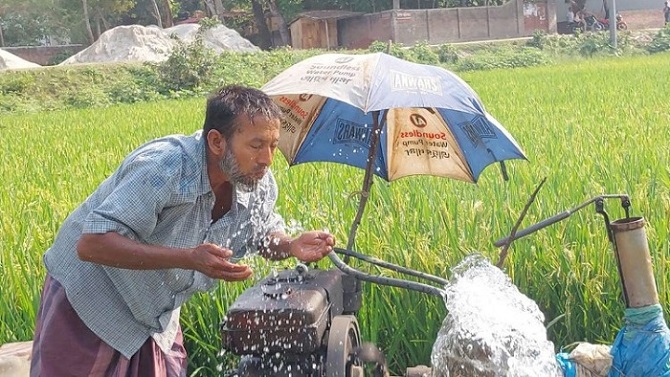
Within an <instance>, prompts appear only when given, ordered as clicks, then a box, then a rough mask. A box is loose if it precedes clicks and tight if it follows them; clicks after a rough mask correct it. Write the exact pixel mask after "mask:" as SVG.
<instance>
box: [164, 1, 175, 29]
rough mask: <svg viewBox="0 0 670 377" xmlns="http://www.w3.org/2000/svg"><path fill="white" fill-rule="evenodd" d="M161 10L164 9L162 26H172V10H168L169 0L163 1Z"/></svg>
mask: <svg viewBox="0 0 670 377" xmlns="http://www.w3.org/2000/svg"><path fill="white" fill-rule="evenodd" d="M163 8H165V22H163V24H164V25H165V27H172V26H174V22H172V19H173V16H172V8H170V0H163Z"/></svg>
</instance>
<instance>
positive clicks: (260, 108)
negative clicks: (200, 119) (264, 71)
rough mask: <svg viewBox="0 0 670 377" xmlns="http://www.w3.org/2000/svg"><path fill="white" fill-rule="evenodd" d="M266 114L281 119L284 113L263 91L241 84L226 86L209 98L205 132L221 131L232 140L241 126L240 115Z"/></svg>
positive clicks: (268, 116) (251, 116)
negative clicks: (238, 120) (238, 119)
mask: <svg viewBox="0 0 670 377" xmlns="http://www.w3.org/2000/svg"><path fill="white" fill-rule="evenodd" d="M258 115H261V116H264V117H266V118H268V119H281V118H282V116H283V113H282V112H281V110H280V109H279V107H278V106H277V105H276V104H275V103H274V102H272V99H271V98H270V97H269V96H268V95H267V94H265V93H263V92H262V91H260V90H258V89H254V88H248V87H244V86H240V85H229V86H224V87H222V88H221V89H219V90H217V91H216V92H215V93H214V94H212V95H211V96H210V97H209V98H207V110H206V112H205V124H204V126H203V132H204V134H205V135H206V134H207V133H208V132H209V130H217V131H219V132H220V133H221V134H222V135H223V137H224V138H225V139H226V140H230V139H231V138H232V137H233V135H234V134H235V131H237V130H238V128H239V123H238V122H237V121H236V120H237V117H238V116H247V117H249V119H253V118H254V117H255V116H258Z"/></svg>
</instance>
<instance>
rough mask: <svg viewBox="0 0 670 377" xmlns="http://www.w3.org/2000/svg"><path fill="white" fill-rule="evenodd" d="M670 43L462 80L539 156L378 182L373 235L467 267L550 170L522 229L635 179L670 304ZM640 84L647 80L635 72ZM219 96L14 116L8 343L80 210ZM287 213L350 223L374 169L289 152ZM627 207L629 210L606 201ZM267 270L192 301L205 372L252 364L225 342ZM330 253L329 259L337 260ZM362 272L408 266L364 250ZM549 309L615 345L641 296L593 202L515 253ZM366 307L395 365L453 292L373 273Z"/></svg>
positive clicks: (418, 344)
mask: <svg viewBox="0 0 670 377" xmlns="http://www.w3.org/2000/svg"><path fill="white" fill-rule="evenodd" d="M667 59H668V55H667V54H654V55H650V56H643V57H633V58H621V59H594V60H590V61H580V62H566V63H563V64H561V65H554V66H543V67H534V68H519V69H514V70H505V69H496V70H491V71H487V72H467V73H463V74H462V77H463V78H464V79H465V80H466V81H467V82H468V83H470V85H471V86H472V87H473V88H474V89H475V90H476V91H477V93H478V94H479V95H480V97H481V98H482V100H483V102H484V104H485V105H486V108H487V110H488V111H489V112H490V113H491V114H493V116H495V117H496V118H497V119H498V120H499V121H500V122H501V123H502V124H503V125H505V127H506V128H507V129H508V130H509V131H510V133H511V134H512V135H514V136H515V138H516V139H517V140H518V141H519V143H520V144H521V146H522V147H523V148H524V150H525V151H526V153H527V155H528V159H529V161H528V162H525V161H512V162H508V163H507V167H508V170H509V175H510V181H509V182H505V181H503V179H502V178H501V175H500V172H499V168H498V167H496V166H491V167H489V168H488V169H487V170H485V171H484V173H483V174H482V175H481V177H480V179H479V182H478V184H477V185H472V184H467V183H463V182H457V181H453V180H447V179H440V178H435V177H408V178H404V179H401V180H398V181H395V182H393V183H387V182H385V181H383V180H380V179H375V182H374V184H373V187H372V192H371V194H370V200H369V202H368V207H367V210H366V212H365V214H364V217H363V221H362V223H361V227H360V228H359V231H358V235H357V241H356V245H355V249H356V250H358V251H360V252H363V253H365V254H368V255H372V256H375V257H378V258H381V259H384V260H387V261H389V262H392V263H396V264H400V265H403V266H407V267H410V268H413V269H416V270H421V271H425V272H428V273H431V274H434V275H439V276H442V277H449V276H450V270H449V268H450V267H451V266H454V265H456V264H457V263H458V262H459V261H461V260H462V259H463V257H464V256H465V255H467V254H469V253H473V252H478V253H481V254H482V255H484V256H486V257H487V258H489V259H491V260H493V261H497V257H498V253H499V250H498V249H496V248H495V247H494V246H493V242H494V241H495V240H496V239H498V238H502V237H505V236H507V235H508V233H509V232H510V230H511V227H512V225H513V224H514V222H515V221H516V218H517V217H518V216H519V213H520V212H521V209H522V208H523V205H524V203H525V202H526V200H527V199H528V196H529V195H530V193H531V192H532V191H533V190H534V189H535V187H536V185H537V183H538V182H539V181H540V180H541V179H542V178H544V177H547V182H546V184H545V185H544V187H543V188H542V190H541V191H540V192H539V194H538V196H537V199H536V201H535V203H534V204H533V205H532V206H531V207H530V209H529V211H528V214H527V216H526V218H525V219H524V221H523V223H522V227H525V226H528V225H530V224H532V223H535V222H538V221H540V220H542V219H545V218H547V217H550V216H553V215H555V214H557V213H560V212H562V211H565V210H567V209H570V208H572V207H573V206H575V205H576V204H579V203H581V202H583V201H584V200H586V199H589V198H591V197H593V196H596V195H600V194H603V193H628V194H629V195H630V196H631V200H632V205H633V207H632V214H633V215H635V216H644V217H645V219H646V220H647V222H648V224H647V227H646V231H647V235H648V241H649V245H650V251H651V256H652V260H653V264H654V272H655V278H656V282H657V286H658V290H659V296H660V300H661V304H662V305H663V307H664V308H665V309H666V310H667V309H668V308H670V306H669V303H670V300H669V299H670V284H669V283H670V282H669V279H670V274H669V273H668V267H669V266H670V257H669V256H668V255H670V250H669V239H668V232H669V230H670V216H669V214H670V189H669V188H670V168H668V166H670V149H668V148H667V143H668V140H670V129H669V128H668V127H667V125H668V124H670V112H669V111H668V110H667V100H666V93H667V87H666V84H665V83H666V82H667V77H668V75H669V74H670V66H669V65H668V64H667ZM631 83H635V88H636V89H635V90H632V89H631V87H632V84H631ZM203 106H204V101H203V100H202V99H195V100H185V101H163V102H154V103H145V104H133V105H120V106H111V107H108V108H104V109H95V110H85V109H80V110H68V111H58V112H48V113H47V112H44V113H37V114H31V115H20V116H19V115H2V118H1V119H0V148H2V150H3V154H2V155H0V184H1V185H2V187H3V190H2V191H0V280H1V281H2V282H3V288H2V295H0V344H2V343H5V342H10V341H19V340H28V339H30V338H31V337H32V333H33V329H34V318H35V311H36V308H37V305H38V300H39V293H40V289H41V284H42V281H43V278H44V273H45V271H44V266H43V265H42V263H41V255H42V253H43V252H44V251H45V250H46V248H48V247H49V245H50V244H51V242H52V241H53V237H54V235H55V233H56V231H57V230H58V227H59V226H60V223H61V222H62V221H63V219H64V218H65V217H66V216H67V215H68V214H69V213H70V211H72V210H73V209H74V207H75V206H76V205H78V203H80V202H81V201H82V200H84V199H85V198H86V196H87V195H88V194H90V192H91V191H92V190H94V189H95V187H96V186H97V185H98V184H99V183H100V182H101V181H102V180H103V179H104V178H105V177H106V176H108V175H109V174H111V172H113V171H114V169H115V168H116V167H117V165H118V164H119V162H120V161H121V159H122V158H123V157H124V156H125V155H126V154H127V153H128V152H130V151H131V150H132V149H134V148H135V147H137V146H138V145H139V144H141V143H143V142H145V141H147V140H149V139H152V138H154V137H157V136H162V135H165V134H169V133H191V132H193V131H195V130H197V129H199V128H200V127H201V125H202V120H203V115H202V114H203ZM273 170H274V172H275V176H276V178H277V181H278V183H279V186H280V199H279V202H278V210H279V212H280V213H281V214H282V215H284V217H285V219H286V220H287V223H288V224H289V225H290V227H291V228H292V229H294V230H296V231H297V230H299V229H310V228H317V229H319V228H321V229H322V228H328V229H329V230H330V231H331V232H333V233H334V234H335V236H336V238H337V240H338V245H339V246H342V245H345V244H346V241H347V240H346V238H347V234H348V231H349V227H350V225H351V221H352V220H353V218H354V215H355V212H356V208H357V204H358V197H357V195H356V192H357V191H359V190H360V187H361V184H362V179H363V172H362V171H361V170H359V169H354V168H350V167H347V166H340V165H336V164H328V163H314V164H303V165H298V166H295V167H291V168H288V166H287V164H286V161H285V160H284V159H283V157H281V156H277V157H276V159H275V164H274V166H273ZM606 210H607V211H608V213H609V214H610V218H611V219H612V220H614V219H618V218H621V217H623V216H624V214H623V211H622V209H621V208H620V206H619V205H618V203H617V202H616V201H608V202H606ZM248 263H250V264H252V266H253V268H254V270H255V276H254V278H253V279H252V280H251V281H247V282H244V283H221V285H220V287H219V289H217V290H216V291H214V292H212V293H204V294H200V295H197V296H195V297H194V298H193V299H192V300H191V301H190V302H189V303H188V304H187V305H185V307H184V310H183V316H182V327H183V330H184V335H185V338H186V342H187V348H188V350H189V352H190V365H191V367H190V372H191V374H192V375H198V376H214V375H218V373H219V371H220V370H221V369H226V368H228V367H229V365H231V364H230V363H231V362H232V361H234V358H233V357H231V356H230V355H223V356H222V355H221V354H220V348H221V347H220V342H221V340H220V335H219V325H220V323H221V320H222V319H223V316H224V314H225V311H226V308H227V307H228V306H229V305H230V304H231V303H232V301H233V300H234V299H235V298H236V297H237V296H238V295H239V294H240V293H241V292H242V291H243V290H244V289H245V288H246V287H248V286H249V285H250V284H253V283H254V282H255V281H257V280H258V279H260V278H262V277H263V276H265V275H266V274H267V273H269V271H270V270H271V269H273V268H275V269H279V268H284V267H291V266H292V265H293V262H292V261H286V262H282V263H278V264H268V263H265V261H263V260H260V259H258V258H250V259H249V260H248ZM319 265H322V266H323V267H325V268H328V267H330V263H329V262H328V261H324V262H320V264H319ZM353 265H354V267H356V268H360V269H361V270H364V271H367V272H370V273H374V274H381V275H384V276H394V277H398V275H397V274H395V273H393V272H389V271H387V270H383V269H378V268H375V267H372V266H369V265H366V264H364V263H361V262H354V263H353ZM504 269H505V271H506V272H507V273H508V274H509V276H510V277H511V279H512V280H513V281H514V283H515V284H516V285H517V286H518V287H519V289H520V290H521V291H522V292H523V293H525V294H526V295H528V296H529V297H530V298H532V299H533V300H535V301H536V302H537V303H538V305H539V306H540V308H541V309H542V311H543V312H544V314H545V317H546V322H547V324H548V323H552V325H551V327H550V328H549V330H548V335H549V337H550V339H551V340H552V341H553V342H554V344H555V346H556V348H557V350H558V349H559V348H561V347H562V346H565V345H568V344H570V343H572V342H575V341H580V340H585V341H589V342H594V343H611V342H612V340H613V339H614V336H615V334H616V332H617V331H618V329H619V328H620V326H621V325H622V323H621V321H622V312H623V308H624V307H623V302H622V300H621V289H620V282H619V278H618V275H617V268H616V262H615V260H614V255H613V251H612V246H611V245H610V244H609V241H608V240H607V236H606V234H605V229H604V225H603V219H602V217H600V216H599V215H598V214H596V213H595V211H594V210H593V209H592V208H591V207H587V208H586V209H584V210H582V211H580V212H578V213H576V214H574V215H573V216H571V217H570V218H569V219H567V220H565V221H562V222H560V223H557V224H554V225H552V226H550V227H548V228H545V229H543V230H541V231H538V232H537V233H534V234H532V235H530V236H528V237H526V238H523V239H520V240H517V241H515V242H514V243H513V244H512V247H511V250H510V254H509V256H508V258H507V261H506V264H505V266H504ZM363 295H364V296H363V307H362V308H361V310H360V313H359V316H358V319H359V322H360V324H361V331H362V335H363V339H364V340H366V341H372V342H374V343H376V344H377V345H378V346H379V347H380V348H381V349H382V350H383V352H384V353H385V354H386V358H387V360H389V364H390V366H391V371H392V374H395V375H402V374H403V373H404V368H405V367H407V366H412V365H417V364H427V363H429V361H430V351H431V348H432V344H433V342H434V340H435V336H436V335H437V332H438V330H439V328H440V326H441V324H442V320H443V318H444V317H445V315H446V312H445V310H446V309H445V307H444V304H443V303H442V302H441V300H440V299H439V298H437V297H429V296H426V295H423V294H420V293H415V292H408V291H404V290H400V289H396V288H390V287H384V286H378V285H375V284H371V283H365V284H364V292H363Z"/></svg>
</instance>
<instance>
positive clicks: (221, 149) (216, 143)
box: [207, 130, 228, 157]
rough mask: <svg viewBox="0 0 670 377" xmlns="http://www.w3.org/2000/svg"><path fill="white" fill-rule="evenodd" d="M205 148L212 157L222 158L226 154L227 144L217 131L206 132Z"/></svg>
mask: <svg viewBox="0 0 670 377" xmlns="http://www.w3.org/2000/svg"><path fill="white" fill-rule="evenodd" d="M207 146H208V148H209V150H210V151H211V152H212V154H213V155H215V156H217V157H222V156H223V155H224V154H225V152H226V148H227V147H228V144H227V143H226V139H225V138H224V137H223V135H222V134H221V133H220V132H219V131H217V130H209V131H208V132H207Z"/></svg>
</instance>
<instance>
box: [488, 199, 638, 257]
mask: <svg viewBox="0 0 670 377" xmlns="http://www.w3.org/2000/svg"><path fill="white" fill-rule="evenodd" d="M607 198H620V199H621V201H622V202H624V203H629V202H630V200H629V198H628V195H626V194H606V195H599V196H596V197H594V198H591V199H589V200H587V201H585V202H584V203H582V204H580V205H578V206H576V207H575V208H572V209H569V210H567V211H565V212H561V213H559V214H557V215H554V216H552V217H550V218H548V219H544V220H542V221H540V222H539V223H537V224H533V225H531V226H529V227H528V228H525V229H522V230H520V231H518V232H516V234H515V235H514V239H513V240H518V239H519V238H522V237H525V236H527V235H529V234H531V233H534V232H537V231H538V230H540V229H542V228H546V227H548V226H549V225H552V224H555V223H557V222H559V221H561V220H563V219H566V218H567V217H569V216H570V215H572V214H573V213H575V212H577V211H579V210H580V209H582V208H584V207H586V206H587V205H589V204H591V203H593V202H595V201H596V200H602V199H607ZM513 240H510V238H509V237H505V238H501V239H499V240H497V241H495V242H494V243H493V244H494V245H495V246H496V247H501V246H504V245H506V244H508V243H509V242H511V241H513Z"/></svg>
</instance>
